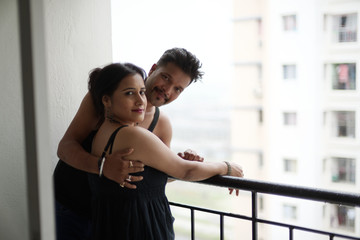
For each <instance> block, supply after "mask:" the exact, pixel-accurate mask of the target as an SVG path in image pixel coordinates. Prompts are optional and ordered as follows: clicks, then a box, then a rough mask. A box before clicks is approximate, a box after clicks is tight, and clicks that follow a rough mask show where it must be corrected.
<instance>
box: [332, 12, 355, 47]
mask: <svg viewBox="0 0 360 240" xmlns="http://www.w3.org/2000/svg"><path fill="white" fill-rule="evenodd" d="M333 29H334V41H335V42H356V41H357V14H356V13H354V14H344V15H335V16H333Z"/></svg>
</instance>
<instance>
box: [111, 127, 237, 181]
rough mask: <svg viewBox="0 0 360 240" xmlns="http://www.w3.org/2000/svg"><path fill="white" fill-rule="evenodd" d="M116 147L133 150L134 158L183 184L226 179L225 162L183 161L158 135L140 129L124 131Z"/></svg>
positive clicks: (116, 140) (131, 128)
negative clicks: (209, 179)
mask: <svg viewBox="0 0 360 240" xmlns="http://www.w3.org/2000/svg"><path fill="white" fill-rule="evenodd" d="M115 146H116V148H119V149H121V148H124V147H129V146H133V148H134V152H133V153H132V157H134V158H136V159H140V161H142V162H143V163H144V164H145V165H148V166H150V167H153V168H155V169H158V170H160V171H162V172H165V173H167V174H168V175H169V176H172V177H175V178H178V179H182V180H187V181H200V180H204V179H207V178H209V177H212V176H215V175H226V174H227V172H228V167H227V165H226V163H224V162H206V163H202V162H197V161H187V160H184V159H182V158H181V157H179V156H177V155H176V154H175V153H173V152H172V151H171V150H170V149H169V148H168V147H167V146H166V145H165V144H164V143H162V142H161V140H160V139H159V138H157V137H156V136H155V135H153V134H151V133H150V132H148V131H146V130H144V129H141V128H139V127H127V128H123V129H122V130H121V131H120V132H119V134H118V135H117V137H116V139H115ZM232 168H233V170H232V176H238V177H242V176H243V173H242V170H241V167H240V166H238V165H236V164H232Z"/></svg>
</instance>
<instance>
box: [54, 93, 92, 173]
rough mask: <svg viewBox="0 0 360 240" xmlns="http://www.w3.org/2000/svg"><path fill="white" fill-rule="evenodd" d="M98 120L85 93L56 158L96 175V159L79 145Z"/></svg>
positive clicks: (59, 146)
mask: <svg viewBox="0 0 360 240" xmlns="http://www.w3.org/2000/svg"><path fill="white" fill-rule="evenodd" d="M98 121H99V118H98V116H97V114H96V111H95V108H94V105H93V102H92V99H91V96H90V94H89V93H87V94H86V95H85V97H84V99H83V100H82V102H81V104H80V107H79V109H78V111H77V113H76V115H75V117H74V119H73V120H72V122H71V123H70V125H69V127H68V129H67V130H66V132H65V134H64V136H63V138H62V139H61V140H60V142H59V145H58V150H57V154H58V157H59V158H60V159H61V160H63V161H64V162H66V163H67V164H69V165H70V166H72V167H74V168H77V169H80V170H83V171H86V172H90V173H98V172H99V170H98V166H97V157H95V156H93V155H91V154H89V153H88V152H86V151H85V150H84V149H83V147H82V146H81V143H82V142H83V141H84V140H85V138H86V137H87V136H88V135H89V134H90V133H91V131H92V130H94V129H95V128H96V125H97V123H98Z"/></svg>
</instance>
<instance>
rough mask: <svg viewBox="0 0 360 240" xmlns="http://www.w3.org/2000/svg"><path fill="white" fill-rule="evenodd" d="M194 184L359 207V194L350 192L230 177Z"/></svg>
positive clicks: (213, 178) (217, 177) (216, 177)
mask: <svg viewBox="0 0 360 240" xmlns="http://www.w3.org/2000/svg"><path fill="white" fill-rule="evenodd" d="M196 183H203V184H208V185H213V186H218V187H228V188H236V189H240V190H247V191H256V192H258V193H265V194H272V195H280V196H286V197H294V198H301V199H308V200H313V201H319V202H327V203H333V204H341V205H347V206H357V207H360V194H356V193H351V192H341V191H333V190H325V189H319V188H311V187H303V186H296V185H288V184H280V183H273V182H267V181H266V182H265V181H260V180H252V179H247V178H238V177H230V176H214V177H211V178H209V179H206V180H203V181H199V182H196Z"/></svg>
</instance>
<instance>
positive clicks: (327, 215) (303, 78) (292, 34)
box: [232, 0, 360, 240]
mask: <svg viewBox="0 0 360 240" xmlns="http://www.w3.org/2000/svg"><path fill="white" fill-rule="evenodd" d="M359 14H360V1H356V0H349V1H347V0H317V1H310V0H308V1H285V0H257V1H247V0H234V20H233V21H234V69H235V70H234V72H235V74H234V76H235V77H234V82H233V89H234V90H235V91H234V92H233V97H234V98H233V102H234V103H235V104H234V107H233V111H232V150H233V151H232V157H233V159H234V160H235V161H238V162H241V164H242V165H243V166H244V168H245V169H246V177H248V178H252V179H260V180H266V181H271V182H279V183H287V184H293V185H302V186H308V187H315V188H323V189H330V190H335V191H347V192H359V190H360V181H359V177H357V176H356V173H359V172H360V166H359V159H360V151H359V149H360V148H359V147H360V132H359V128H360V121H359V119H360V116H359V113H360V107H359V102H360V92H359V87H358V77H357V75H358V72H359V61H360V43H359V33H358V32H359V29H360V28H359ZM259 203H260V204H259V206H260V209H261V211H260V213H259V217H261V218H268V217H269V218H270V219H274V220H278V221H280V222H281V221H283V222H288V223H294V224H296V225H301V226H305V227H314V226H316V227H317V228H320V229H323V230H329V229H332V230H336V231H338V232H341V233H344V234H348V235H357V236H358V235H359V234H360V212H359V210H356V209H355V208H351V207H345V206H336V205H332V204H324V203H319V204H314V203H307V202H305V201H298V200H295V199H290V198H270V197H268V196H265V195H263V196H260V198H259ZM287 235H288V233H287V231H283V230H280V229H276V228H271V227H268V226H262V225H261V226H259V236H260V238H261V239H263V240H267V239H281V237H282V236H287ZM304 237H305V236H304ZM300 239H316V236H312V237H307V238H300Z"/></svg>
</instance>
